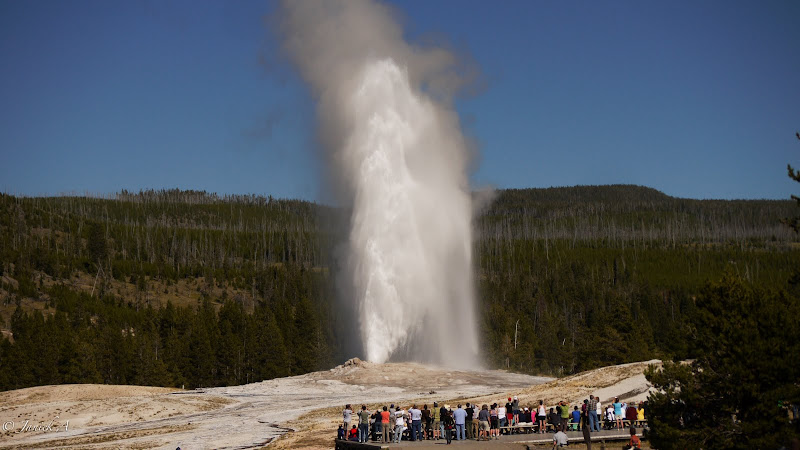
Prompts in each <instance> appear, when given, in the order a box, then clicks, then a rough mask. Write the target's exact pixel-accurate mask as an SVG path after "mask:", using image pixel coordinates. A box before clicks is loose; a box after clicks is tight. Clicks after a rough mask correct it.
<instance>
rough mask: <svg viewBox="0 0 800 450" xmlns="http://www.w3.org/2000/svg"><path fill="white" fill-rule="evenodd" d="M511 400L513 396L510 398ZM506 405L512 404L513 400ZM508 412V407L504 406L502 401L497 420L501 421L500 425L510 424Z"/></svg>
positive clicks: (498, 408)
mask: <svg viewBox="0 0 800 450" xmlns="http://www.w3.org/2000/svg"><path fill="white" fill-rule="evenodd" d="M509 400H511V398H509ZM506 405H508V406H511V402H508V403H506ZM507 412H508V408H506V407H505V406H503V404H502V403H501V404H500V405H499V406H498V407H497V420H498V422H500V423H499V425H500V427H504V426H506V425H508V417H507Z"/></svg>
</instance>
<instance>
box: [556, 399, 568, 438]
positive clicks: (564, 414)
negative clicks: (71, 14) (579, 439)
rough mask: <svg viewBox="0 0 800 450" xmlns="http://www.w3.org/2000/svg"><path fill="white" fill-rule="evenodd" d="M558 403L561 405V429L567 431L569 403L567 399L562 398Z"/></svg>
mask: <svg viewBox="0 0 800 450" xmlns="http://www.w3.org/2000/svg"><path fill="white" fill-rule="evenodd" d="M558 404H559V405H561V429H562V430H563V431H567V424H568V423H569V405H568V404H567V401H566V400H561V401H560V402H559V403H558Z"/></svg>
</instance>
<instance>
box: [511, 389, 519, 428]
mask: <svg viewBox="0 0 800 450" xmlns="http://www.w3.org/2000/svg"><path fill="white" fill-rule="evenodd" d="M511 409H512V410H513V412H514V415H513V417H512V418H513V419H514V420H513V422H512V421H511V419H509V422H512V423H513V424H514V425H516V424H518V423H519V413H520V412H521V411H520V407H519V398H517V396H516V395H515V396H514V401H513V402H511Z"/></svg>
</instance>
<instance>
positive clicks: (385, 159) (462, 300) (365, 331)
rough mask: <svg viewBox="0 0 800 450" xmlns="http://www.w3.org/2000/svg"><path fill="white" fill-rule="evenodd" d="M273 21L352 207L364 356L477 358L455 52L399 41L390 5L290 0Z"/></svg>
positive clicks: (338, 187) (340, 190) (352, 266)
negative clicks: (311, 101) (306, 89)
mask: <svg viewBox="0 0 800 450" xmlns="http://www.w3.org/2000/svg"><path fill="white" fill-rule="evenodd" d="M279 27H280V32H281V34H282V36H283V40H284V41H283V42H284V49H285V50H286V52H287V53H288V55H289V56H290V58H291V59H292V61H293V62H294V63H295V65H296V66H297V67H298V69H299V71H300V73H301V75H302V77H303V78H304V79H305V80H306V81H307V82H308V84H309V85H310V87H311V89H312V92H313V94H314V97H315V99H316V100H317V102H318V109H317V112H318V120H319V123H320V138H321V140H322V143H323V145H324V147H325V149H326V152H327V153H326V157H327V158H328V160H329V164H328V165H329V167H330V168H331V171H332V172H331V174H330V175H331V179H332V180H333V184H334V189H335V192H336V193H337V194H338V195H339V198H340V199H341V200H342V201H343V202H344V203H345V204H346V205H348V206H350V207H351V208H352V217H351V218H350V225H351V227H350V235H349V241H348V243H347V246H348V268H349V271H350V272H349V273H350V280H349V281H350V283H351V285H352V292H350V293H349V294H351V296H352V298H353V301H354V302H356V304H357V309H358V312H359V313H358V314H359V320H360V330H361V338H362V341H363V348H364V350H365V351H366V357H367V359H368V360H370V361H375V362H384V361H387V360H389V359H392V358H393V359H412V360H423V361H427V362H435V363H440V364H445V365H449V366H468V365H473V364H476V363H477V362H478V336H477V330H476V326H475V317H474V316H475V312H474V291H473V279H472V228H471V215H472V207H471V201H470V193H469V185H468V179H467V175H466V172H467V166H468V163H469V152H468V145H467V142H466V141H465V139H464V137H463V135H462V133H461V128H460V125H459V120H458V116H457V114H456V113H455V112H454V110H453V109H452V107H451V106H450V99H451V98H452V96H453V95H454V93H455V92H457V91H458V90H459V89H460V88H462V87H463V86H464V84H465V82H466V81H467V80H465V79H464V78H463V77H462V76H459V75H458V73H457V71H458V69H459V68H458V66H457V64H456V63H457V61H456V58H455V57H454V56H453V54H452V53H450V52H448V51H446V50H444V49H440V48H418V47H413V46H411V45H410V44H408V43H406V42H405V41H404V39H403V32H402V29H401V27H400V25H399V24H398V22H397V21H396V20H395V19H394V17H393V14H392V11H391V10H390V9H389V8H388V7H386V6H385V5H382V4H379V3H376V2H374V1H369V0H364V1H361V0H355V1H354V0H334V1H328V2H314V1H308V2H305V1H303V2H301V1H285V2H284V3H283V4H282V8H281V14H280V23H279Z"/></svg>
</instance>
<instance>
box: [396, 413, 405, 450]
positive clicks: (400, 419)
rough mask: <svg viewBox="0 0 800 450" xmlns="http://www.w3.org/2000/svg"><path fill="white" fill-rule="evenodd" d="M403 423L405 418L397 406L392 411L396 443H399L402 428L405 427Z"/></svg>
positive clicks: (401, 437)
mask: <svg viewBox="0 0 800 450" xmlns="http://www.w3.org/2000/svg"><path fill="white" fill-rule="evenodd" d="M405 424H406V419H405V417H404V416H403V412H402V411H400V407H399V406H398V407H397V410H396V411H395V413H394V442H395V443H396V444H399V443H400V440H401V439H403V428H405Z"/></svg>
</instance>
